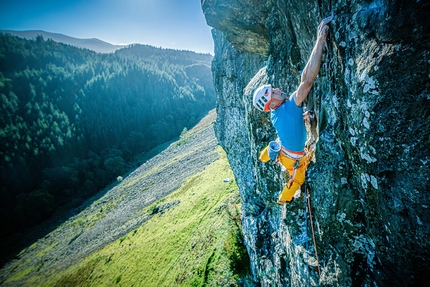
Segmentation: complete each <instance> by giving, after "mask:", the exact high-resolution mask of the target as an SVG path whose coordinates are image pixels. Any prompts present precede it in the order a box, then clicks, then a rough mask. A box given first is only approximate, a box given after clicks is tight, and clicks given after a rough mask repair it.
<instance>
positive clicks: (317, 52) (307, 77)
mask: <svg viewBox="0 0 430 287" xmlns="http://www.w3.org/2000/svg"><path fill="white" fill-rule="evenodd" d="M324 42H325V41H324V39H321V38H318V40H317V43H316V44H315V46H314V48H313V49H312V53H311V56H310V58H309V61H308V62H307V64H306V66H305V68H304V69H303V72H302V76H301V82H302V83H306V84H309V85H312V84H313V82H314V81H315V79H316V77H317V75H318V72H319V70H320V67H321V57H322V50H323V46H324Z"/></svg>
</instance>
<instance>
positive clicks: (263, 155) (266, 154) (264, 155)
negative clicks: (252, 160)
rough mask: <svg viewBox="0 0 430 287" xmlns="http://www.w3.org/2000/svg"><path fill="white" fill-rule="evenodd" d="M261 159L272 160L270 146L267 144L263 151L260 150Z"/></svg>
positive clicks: (264, 160)
mask: <svg viewBox="0 0 430 287" xmlns="http://www.w3.org/2000/svg"><path fill="white" fill-rule="evenodd" d="M259 159H260V161H262V162H268V161H269V160H270V157H269V146H266V147H265V148H264V149H263V150H262V151H261V152H260V158H259Z"/></svg>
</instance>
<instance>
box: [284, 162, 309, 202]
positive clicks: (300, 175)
mask: <svg viewBox="0 0 430 287" xmlns="http://www.w3.org/2000/svg"><path fill="white" fill-rule="evenodd" d="M281 163H282V164H283V165H284V166H285V167H286V168H287V170H288V173H289V174H290V178H291V176H292V175H293V173H294V169H293V167H294V163H295V161H294V160H292V159H290V158H288V157H286V156H284V155H282V156H281ZM306 168H307V167H306V156H305V157H303V158H301V159H300V167H299V168H298V169H297V170H296V174H295V176H294V180H293V183H292V184H290V183H289V182H288V183H287V184H286V185H285V187H284V189H283V190H282V192H281V194H280V195H279V199H278V202H277V203H278V204H285V203H287V202H290V201H291V200H292V199H293V196H294V194H295V193H296V191H297V190H298V189H299V188H300V186H301V185H302V184H303V183H304V182H305V177H306Z"/></svg>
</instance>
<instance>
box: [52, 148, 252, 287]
mask: <svg viewBox="0 0 430 287" xmlns="http://www.w3.org/2000/svg"><path fill="white" fill-rule="evenodd" d="M219 152H220V153H221V158H220V159H219V160H217V161H215V162H213V163H212V164H211V165H209V166H207V167H206V169H205V170H204V171H202V172H201V173H198V174H195V175H193V176H191V177H189V178H188V179H187V180H186V182H185V183H184V184H183V185H182V186H181V187H180V188H179V189H178V190H176V191H175V192H173V193H172V194H171V195H169V196H168V197H166V198H164V199H163V200H162V201H160V202H157V203H155V204H153V205H152V206H150V207H148V208H147V209H146V210H145V212H147V213H148V214H149V213H151V212H154V210H157V211H158V213H156V214H155V215H154V216H153V217H152V218H151V219H150V220H149V221H147V222H146V223H145V224H143V225H142V226H140V227H139V228H138V229H136V230H134V231H132V232H130V233H129V234H127V235H125V236H123V237H121V238H120V239H118V240H117V241H115V242H113V243H112V244H110V245H108V246H106V247H105V248H104V249H102V250H100V251H97V252H95V253H93V254H92V255H91V256H89V257H87V258H86V259H84V260H83V261H82V262H80V263H77V264H75V265H74V266H72V267H70V268H68V269H67V270H65V271H63V272H60V273H59V274H57V276H56V277H55V278H52V279H51V280H50V281H49V282H47V283H46V284H44V286H110V285H116V286H179V285H182V286H203V285H204V286H238V279H239V278H240V277H243V276H244V275H246V273H247V272H248V271H247V266H249V259H248V258H247V256H246V253H245V252H244V250H245V249H244V247H243V245H241V240H242V239H241V235H240V228H241V226H240V197H239V193H238V189H237V186H236V183H235V182H234V181H230V182H224V179H226V178H233V174H232V171H231V169H230V167H229V165H228V162H227V159H226V156H225V153H224V152H223V151H222V150H221V149H220V151H219ZM172 202H176V205H173V204H172V205H171V207H168V208H166V206H169V205H168V204H169V203H172ZM178 202H179V203H178ZM156 207H158V208H157V209H156ZM163 207H164V208H163ZM239 265H240V266H245V268H238V266H239Z"/></svg>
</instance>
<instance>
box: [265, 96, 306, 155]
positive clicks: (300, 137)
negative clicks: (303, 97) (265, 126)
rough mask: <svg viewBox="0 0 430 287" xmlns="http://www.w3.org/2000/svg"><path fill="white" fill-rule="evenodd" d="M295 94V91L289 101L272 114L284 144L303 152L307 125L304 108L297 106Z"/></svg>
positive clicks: (290, 148) (273, 122) (277, 131)
mask: <svg viewBox="0 0 430 287" xmlns="http://www.w3.org/2000/svg"><path fill="white" fill-rule="evenodd" d="M294 96H295V92H294V93H293V94H292V95H291V97H290V99H289V100H288V101H285V102H284V103H283V104H282V105H280V106H279V107H278V108H277V109H276V110H272V111H271V113H270V116H271V121H272V124H273V126H274V127H275V129H276V133H277V134H278V138H279V140H280V141H281V144H282V146H283V147H285V148H286V149H288V150H291V151H294V152H302V151H303V150H304V148H305V142H306V127H305V122H304V120H303V108H299V107H297V105H296V103H295V102H294Z"/></svg>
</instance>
